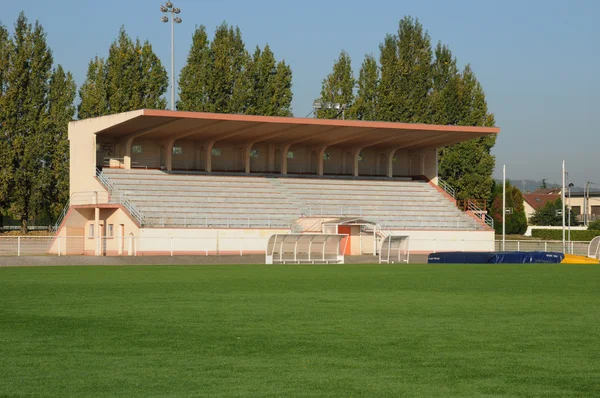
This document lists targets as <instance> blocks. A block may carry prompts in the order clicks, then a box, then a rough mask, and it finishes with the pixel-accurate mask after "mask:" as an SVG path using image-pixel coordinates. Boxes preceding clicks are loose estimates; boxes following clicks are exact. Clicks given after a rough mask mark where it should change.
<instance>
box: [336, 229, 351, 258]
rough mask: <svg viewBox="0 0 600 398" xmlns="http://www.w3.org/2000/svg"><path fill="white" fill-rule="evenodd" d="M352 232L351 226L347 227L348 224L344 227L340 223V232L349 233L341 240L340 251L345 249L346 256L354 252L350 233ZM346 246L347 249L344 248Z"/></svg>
mask: <svg viewBox="0 0 600 398" xmlns="http://www.w3.org/2000/svg"><path fill="white" fill-rule="evenodd" d="M351 232H352V228H351V227H347V226H346V227H344V226H341V225H338V234H346V235H348V236H347V237H345V238H344V239H342V240H341V242H340V252H342V251H343V254H344V256H349V255H350V253H351V252H352V245H351V241H350V233H351ZM344 248H345V250H344Z"/></svg>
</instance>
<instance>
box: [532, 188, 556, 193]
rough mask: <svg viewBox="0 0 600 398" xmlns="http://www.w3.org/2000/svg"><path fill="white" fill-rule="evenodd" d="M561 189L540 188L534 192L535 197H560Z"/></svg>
mask: <svg viewBox="0 0 600 398" xmlns="http://www.w3.org/2000/svg"><path fill="white" fill-rule="evenodd" d="M560 191H561V189H560V188H540V189H536V190H535V191H533V192H532V193H531V194H533V195H560Z"/></svg>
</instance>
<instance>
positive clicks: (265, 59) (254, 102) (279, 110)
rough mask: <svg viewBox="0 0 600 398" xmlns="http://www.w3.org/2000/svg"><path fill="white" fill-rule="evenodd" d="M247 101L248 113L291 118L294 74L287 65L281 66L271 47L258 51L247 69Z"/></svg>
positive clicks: (267, 46) (282, 62) (281, 62)
mask: <svg viewBox="0 0 600 398" xmlns="http://www.w3.org/2000/svg"><path fill="white" fill-rule="evenodd" d="M246 73H247V75H246V77H247V89H248V91H247V94H248V95H247V98H246V105H247V107H246V108H245V109H244V113H246V114H249V115H264V116H291V102H292V71H291V68H290V67H289V66H288V65H287V64H286V63H285V61H280V62H277V61H276V59H275V55H274V54H273V52H272V51H271V48H270V47H269V45H268V44H267V45H266V46H265V48H264V50H261V49H260V47H258V46H257V47H256V49H255V50H254V54H253V55H252V58H250V59H249V60H248V64H247V67H246Z"/></svg>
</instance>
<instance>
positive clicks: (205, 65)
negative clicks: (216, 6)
mask: <svg viewBox="0 0 600 398" xmlns="http://www.w3.org/2000/svg"><path fill="white" fill-rule="evenodd" d="M211 65H212V63H211V55H210V41H209V40H208V35H207V34H206V28H205V27H204V26H200V27H197V28H196V30H195V31H194V34H193V36H192V47H191V49H190V52H189V54H188V58H187V63H186V64H185V66H184V67H183V68H182V69H181V74H180V75H179V100H178V101H177V109H178V110H180V111H196V112H206V111H208V110H209V103H210V97H209V95H208V84H209V76H210V68H211Z"/></svg>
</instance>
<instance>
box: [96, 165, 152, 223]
mask: <svg viewBox="0 0 600 398" xmlns="http://www.w3.org/2000/svg"><path fill="white" fill-rule="evenodd" d="M96 177H97V178H98V181H100V183H101V184H102V186H104V188H106V190H107V191H108V193H110V200H109V202H110V203H114V204H119V205H122V206H123V207H125V209H126V210H127V211H128V212H129V214H131V216H132V217H133V218H134V220H136V221H137V222H138V224H140V226H143V225H144V215H143V214H142V213H141V212H140V211H139V210H138V209H137V208H136V207H135V205H134V204H133V203H131V201H129V199H128V198H127V195H126V194H125V193H123V192H121V191H119V190H118V189H117V188H116V187H115V186H114V185H113V184H112V183H111V182H110V180H109V179H108V177H106V175H105V174H104V173H103V172H102V170H100V169H99V168H97V167H96ZM117 198H118V200H116V199H117Z"/></svg>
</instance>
